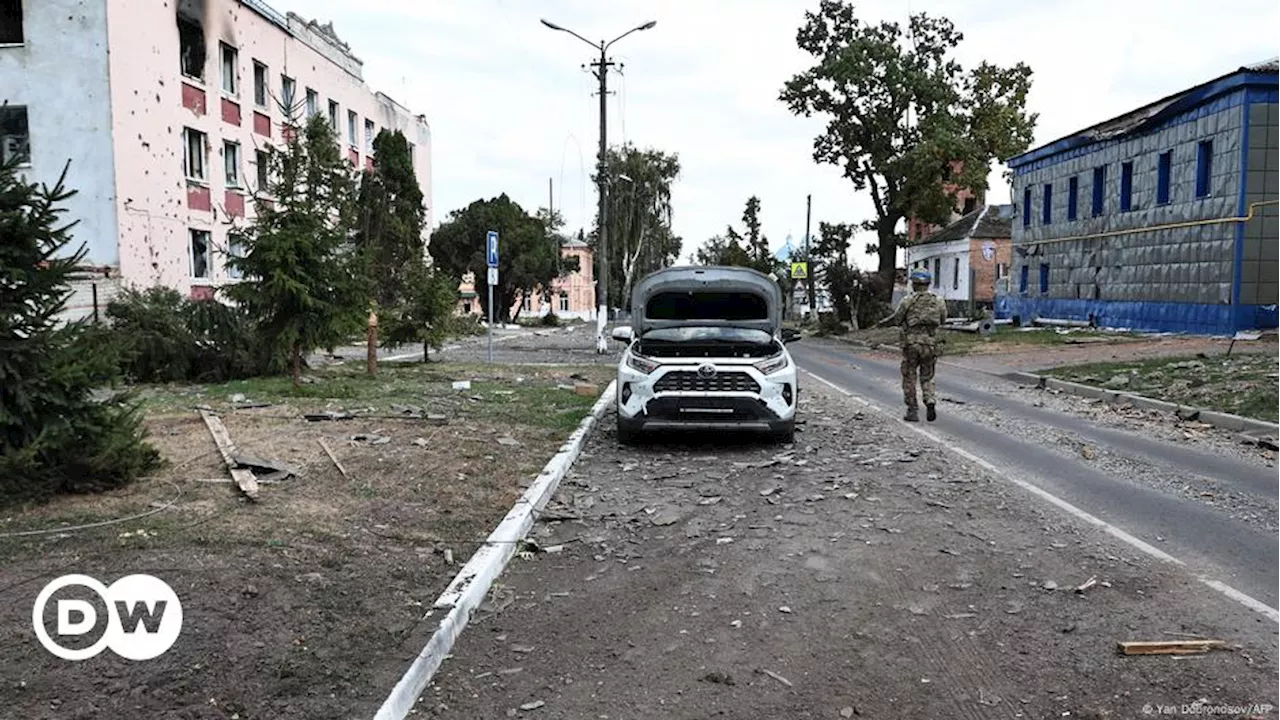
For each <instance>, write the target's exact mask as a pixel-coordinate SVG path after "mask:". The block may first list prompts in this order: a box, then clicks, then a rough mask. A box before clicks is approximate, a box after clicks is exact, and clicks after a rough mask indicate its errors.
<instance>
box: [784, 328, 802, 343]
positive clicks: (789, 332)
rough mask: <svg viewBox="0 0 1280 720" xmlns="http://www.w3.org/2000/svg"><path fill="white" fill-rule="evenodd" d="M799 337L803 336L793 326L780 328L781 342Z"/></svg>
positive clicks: (793, 340)
mask: <svg viewBox="0 0 1280 720" xmlns="http://www.w3.org/2000/svg"><path fill="white" fill-rule="evenodd" d="M801 337H803V336H802V335H801V334H800V331H799V330H796V329H794V328H782V342H784V343H790V342H795V341H796V340H799V339H800V338H801Z"/></svg>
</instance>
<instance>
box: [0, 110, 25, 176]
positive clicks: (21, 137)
mask: <svg viewBox="0 0 1280 720" xmlns="http://www.w3.org/2000/svg"><path fill="white" fill-rule="evenodd" d="M0 160H2V161H4V162H9V161H10V160H16V161H17V162H18V163H21V164H26V163H29V162H31V136H30V135H29V134H28V131H27V109H26V108H25V107H23V106H21V105H0Z"/></svg>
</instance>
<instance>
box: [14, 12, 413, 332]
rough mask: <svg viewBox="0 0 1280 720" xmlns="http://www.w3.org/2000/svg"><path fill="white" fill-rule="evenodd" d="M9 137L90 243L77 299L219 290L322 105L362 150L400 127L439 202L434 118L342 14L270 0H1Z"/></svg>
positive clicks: (363, 154)
mask: <svg viewBox="0 0 1280 720" xmlns="http://www.w3.org/2000/svg"><path fill="white" fill-rule="evenodd" d="M0 103H3V106H2V107H0V153H3V155H4V157H10V156H14V155H17V156H19V157H20V158H21V160H22V162H23V163H24V168H23V173H24V175H26V177H27V178H28V179H29V180H31V181H34V182H46V183H49V184H52V183H53V182H54V181H56V180H57V178H58V176H59V174H60V173H61V172H62V170H63V167H64V166H66V165H67V163H68V162H70V166H69V168H68V171H67V185H68V187H69V188H72V189H75V190H77V191H78V192H77V194H76V195H75V196H74V197H72V198H71V199H69V200H68V201H67V203H66V206H67V208H68V213H67V216H66V219H67V220H75V221H78V223H79V224H78V225H77V226H76V228H75V230H74V233H75V238H76V241H77V242H83V243H85V244H86V245H87V247H88V255H87V257H86V259H85V263H86V265H87V267H86V275H85V279H84V280H83V281H82V282H81V283H80V285H79V287H78V288H77V292H76V295H75V296H74V297H73V298H72V299H71V301H70V305H71V307H70V308H69V311H70V312H69V314H70V315H71V316H73V317H83V316H85V315H88V314H92V313H93V312H94V310H95V307H105V303H106V302H107V301H108V300H109V299H110V297H111V296H112V295H114V294H115V292H117V291H118V290H119V288H120V287H121V286H122V285H127V286H133V287H149V286H153V285H164V286H168V287H172V288H176V289H178V290H179V291H181V292H183V293H185V294H189V295H190V296H192V297H209V296H212V294H213V292H214V290H215V289H216V288H217V287H218V286H220V285H223V284H226V283H230V282H235V281H236V280H237V278H236V277H234V274H233V273H232V272H230V271H229V269H228V268H227V266H226V259H227V257H228V256H229V255H231V254H234V253H236V252H238V251H239V245H238V244H237V242H236V237H237V231H238V230H240V229H242V228H244V227H245V225H246V223H247V222H248V221H249V220H251V219H252V216H253V202H252V198H253V196H254V194H255V193H256V192H258V190H259V188H263V187H264V186H265V183H266V180H267V178H266V173H267V167H266V164H265V162H264V159H265V152H264V151H265V150H266V149H267V148H269V147H272V146H279V145H280V144H282V143H283V142H284V133H285V132H286V131H287V130H288V127H287V123H288V119H289V118H290V117H291V116H292V117H293V118H294V119H295V121H296V122H303V121H305V119H307V118H308V117H310V116H311V115H316V114H319V115H322V116H323V117H325V118H326V119H327V120H328V122H329V123H330V125H331V126H332V127H333V129H334V131H335V133H336V134H337V136H338V139H339V142H341V143H342V145H343V147H344V150H345V152H346V154H347V157H348V158H349V159H350V161H351V163H352V165H353V166H355V167H357V168H361V169H367V168H370V167H372V164H373V138H374V137H375V136H376V135H377V133H378V131H379V130H381V129H383V128H386V129H389V130H400V131H402V132H403V133H404V134H405V136H406V137H407V138H408V140H409V142H410V143H411V147H412V148H413V153H414V158H413V159H414V169H415V172H416V175H417V177H418V182H419V183H420V184H421V186H422V190H423V193H424V195H425V196H426V198H427V223H426V226H427V227H428V228H429V227H431V225H432V217H431V206H430V197H431V154H430V153H431V133H430V128H429V127H428V125H427V122H426V119H425V118H424V117H423V116H422V115H414V114H413V113H411V112H410V111H409V110H408V109H406V108H405V107H403V106H402V105H400V104H399V103H397V102H395V101H394V100H392V99H391V98H390V97H388V96H386V95H384V94H383V93H380V92H374V91H372V90H371V89H370V88H369V86H368V85H366V84H365V82H364V77H363V69H362V63H361V61H360V59H359V58H357V57H356V56H355V55H353V54H352V51H351V48H350V47H349V46H348V45H347V44H346V43H343V42H342V41H341V40H339V39H338V36H337V35H336V34H335V33H334V30H333V27H332V25H319V24H317V23H315V22H313V21H307V20H304V19H303V18H301V17H299V16H297V15H295V14H293V13H289V14H287V15H284V14H281V13H279V12H277V11H275V10H273V9H272V8H271V7H269V6H268V5H266V4H265V3H264V2H262V1H261V0H172V1H170V2H161V1H160V0H39V1H38V2H36V1H34V0H0Z"/></svg>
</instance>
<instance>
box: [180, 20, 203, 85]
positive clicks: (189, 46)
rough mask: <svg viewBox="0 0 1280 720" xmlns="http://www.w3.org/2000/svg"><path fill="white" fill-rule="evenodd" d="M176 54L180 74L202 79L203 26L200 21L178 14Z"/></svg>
mask: <svg viewBox="0 0 1280 720" xmlns="http://www.w3.org/2000/svg"><path fill="white" fill-rule="evenodd" d="M178 48H179V50H178V55H179V57H180V59H181V61H182V74H183V75H186V76H187V77H190V78H196V79H197V80H204V62H205V48H204V26H203V25H201V24H200V21H199V20H197V19H195V18H193V17H190V16H187V15H178Z"/></svg>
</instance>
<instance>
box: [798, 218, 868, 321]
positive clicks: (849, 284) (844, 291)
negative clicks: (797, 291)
mask: <svg viewBox="0 0 1280 720" xmlns="http://www.w3.org/2000/svg"><path fill="white" fill-rule="evenodd" d="M855 231H856V229H855V228H854V227H853V226H852V225H848V224H845V223H825V222H819V223H818V235H817V237H815V238H813V240H812V245H813V255H814V262H813V265H814V266H816V267H811V268H810V272H811V273H813V277H814V281H815V284H818V285H821V286H822V287H825V288H826V290H827V294H828V295H830V296H831V305H832V306H833V308H834V309H835V312H836V317H837V318H838V319H839V320H842V321H844V322H852V320H853V311H852V306H851V305H850V300H849V298H850V295H851V294H852V293H853V290H854V285H855V284H856V282H857V280H856V276H857V270H856V268H853V267H851V266H850V265H849V245H850V243H851V242H852V240H853V234H854V232H855Z"/></svg>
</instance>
